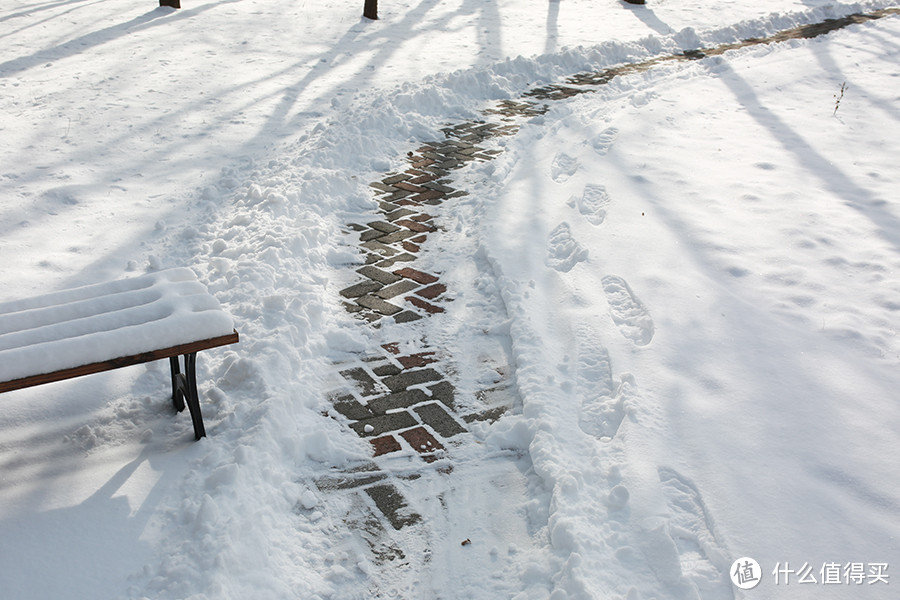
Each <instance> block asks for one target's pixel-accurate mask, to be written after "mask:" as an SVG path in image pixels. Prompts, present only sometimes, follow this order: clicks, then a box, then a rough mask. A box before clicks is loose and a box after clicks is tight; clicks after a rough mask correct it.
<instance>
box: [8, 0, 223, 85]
mask: <svg viewBox="0 0 900 600" xmlns="http://www.w3.org/2000/svg"><path fill="white" fill-rule="evenodd" d="M223 1H224V2H228V3H230V2H239V1H240V0H223ZM220 4H222V2H217V3H210V4H204V5H203V6H198V7H197V8H191V9H185V10H182V11H179V12H173V11H172V9H170V8H163V7H157V8H155V9H153V10H151V11H150V12H148V13H145V14H143V15H140V16H137V17H135V18H134V19H132V20H131V21H128V22H126V23H117V24H116V25H110V26H109V27H106V28H105V29H100V30H98V31H93V32H91V33H88V34H85V35H83V36H81V37H78V38H75V39H73V40H70V41H68V42H66V43H64V44H60V45H58V46H56V47H54V48H48V49H46V50H40V51H38V52H35V53H34V54H31V55H28V56H21V57H19V58H14V59H12V60H8V61H6V62H4V63H0V77H9V76H10V75H14V74H16V73H21V72H22V71H27V70H28V69H32V68H34V67H37V66H40V65H45V64H47V63H49V62H53V61H56V60H60V59H63V58H67V57H70V56H74V55H76V54H81V53H83V52H85V50H88V49H90V48H95V47H97V46H102V45H103V44H107V43H109V42H111V41H113V40H116V39H118V38H121V37H124V36H126V35H128V34H129V33H133V32H135V31H141V30H143V29H147V28H148V27H154V26H156V25H160V24H162V23H165V22H168V21H169V20H173V19H179V20H180V19H189V18H191V17H194V16H196V15H198V14H200V13H202V12H206V11H208V10H211V9H213V8H218V7H219V5H220ZM159 17H168V19H167V20H166V21H157V19H158V18H159Z"/></svg>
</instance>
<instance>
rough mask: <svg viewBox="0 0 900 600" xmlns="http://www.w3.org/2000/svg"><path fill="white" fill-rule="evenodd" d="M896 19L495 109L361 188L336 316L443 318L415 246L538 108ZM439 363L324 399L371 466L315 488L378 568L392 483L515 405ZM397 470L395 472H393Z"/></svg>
mask: <svg viewBox="0 0 900 600" xmlns="http://www.w3.org/2000/svg"><path fill="white" fill-rule="evenodd" d="M898 13H900V10H898V9H885V10H881V11H875V12H873V13H870V14H868V15H852V16H850V17H846V18H843V19H836V20H829V21H826V22H824V23H818V24H813V25H807V26H802V27H798V28H795V29H791V30H788V31H784V32H780V33H778V34H776V35H774V36H772V37H770V38H766V39H751V40H746V41H744V42H740V43H734V44H723V45H720V46H717V47H714V48H707V49H697V50H691V51H687V52H684V53H682V54H677V55H671V56H662V57H657V58H654V59H650V60H647V61H643V62H640V63H632V64H627V65H622V66H618V67H614V68H610V69H606V70H604V71H600V72H594V73H579V74H576V75H573V76H571V77H569V78H567V79H566V81H565V82H564V84H551V85H545V86H541V87H537V88H534V89H532V90H530V91H528V92H526V93H525V94H524V95H523V97H522V98H519V99H517V100H504V101H501V102H498V103H496V105H494V106H493V107H490V108H488V109H486V110H485V111H484V112H483V115H484V120H481V121H470V122H465V123H461V124H457V125H453V126H449V127H447V128H445V129H444V130H443V132H444V135H445V137H444V139H442V140H438V141H433V142H428V143H425V144H423V145H421V146H420V147H419V148H417V149H416V150H415V151H411V152H409V153H408V154H407V161H408V168H407V169H406V170H405V171H403V172H394V173H387V174H386V175H385V177H384V178H382V179H381V180H379V181H375V182H373V183H371V184H370V185H371V188H372V189H373V193H374V194H375V195H376V198H377V201H378V207H379V208H378V211H377V213H376V214H373V216H372V220H371V221H369V222H367V223H350V224H348V225H347V228H346V233H347V234H348V235H352V236H354V237H355V241H354V243H356V244H357V246H358V248H359V251H360V253H361V255H362V256H363V257H364V262H365V265H364V266H362V267H360V268H358V269H356V273H357V275H358V281H356V282H355V283H353V285H350V286H349V287H347V288H345V289H343V290H341V292H340V294H341V296H342V301H343V304H344V306H345V308H346V309H347V310H348V311H349V312H351V313H353V314H354V315H356V316H357V317H359V318H360V319H361V321H363V322H364V323H367V324H368V326H372V327H378V326H379V325H380V324H381V322H382V320H383V319H385V318H390V319H393V321H394V322H395V323H398V324H405V323H414V322H416V321H419V320H421V319H426V318H429V317H432V316H433V315H438V314H440V313H443V312H444V311H445V305H446V303H447V302H448V301H450V300H451V299H452V290H451V289H448V286H447V285H446V284H445V283H443V282H442V281H441V274H440V273H429V272H427V271H424V270H422V269H421V268H419V267H418V266H417V260H418V259H419V256H420V255H421V254H422V252H423V245H424V244H425V243H426V242H427V241H428V240H430V239H432V238H433V236H436V235H437V234H438V233H439V227H438V226H437V224H436V223H435V220H434V219H435V216H436V215H437V214H439V211H440V207H441V205H442V204H443V203H444V202H447V201H451V200H452V199H454V198H458V197H460V196H463V195H465V194H466V192H465V191H464V190H459V189H456V188H454V187H453V185H452V184H453V181H452V178H451V175H452V173H453V171H455V170H458V169H460V168H462V167H465V166H466V165H468V164H470V163H473V162H482V161H490V160H492V159H493V158H495V157H496V156H497V155H498V154H500V152H501V151H500V150H499V149H497V147H496V145H495V144H493V141H494V140H495V139H496V138H498V137H501V136H509V135H514V134H515V133H516V132H517V131H518V127H519V126H518V124H517V123H519V122H521V121H522V120H524V119H527V118H530V117H533V116H536V115H540V114H543V113H545V112H546V111H547V110H548V105H547V104H546V102H554V101H560V100H565V99H567V98H571V97H573V96H577V95H579V94H583V93H587V92H591V91H594V90H595V89H596V88H597V86H600V85H604V84H606V83H608V82H609V81H611V80H612V79H614V78H615V77H619V76H623V75H628V74H632V73H638V72H641V71H646V70H648V69H651V68H653V67H654V66H656V65H659V64H663V63H666V62H671V61H685V60H697V59H701V58H704V57H706V56H714V55H718V54H722V53H724V52H725V51H727V50H731V49H734V48H738V47H741V46H748V45H755V44H763V43H772V42H777V41H783V40H786V39H790V38H808V37H815V36H818V35H822V34H824V33H828V32H830V31H833V30H835V29H839V28H841V27H845V26H847V25H850V24H853V23H860V22H864V21H867V20H871V19H875V18H881V17H884V16H887V15H890V14H898ZM446 359H447V357H446V356H443V355H442V352H441V350H440V349H437V348H433V347H430V346H429V342H428V340H422V341H421V342H420V343H419V344H418V346H417V347H415V348H413V349H410V348H409V347H408V342H406V343H405V344H401V343H395V344H385V345H383V346H381V347H379V348H374V349H372V350H371V351H370V352H368V353H366V354H364V355H361V356H359V357H357V358H356V359H354V360H353V361H350V362H346V363H342V364H339V365H336V369H337V371H338V373H339V374H340V378H341V380H342V381H343V384H342V386H340V387H339V389H336V390H335V391H334V392H333V393H332V394H331V403H332V406H333V411H331V414H332V416H333V417H334V418H337V419H340V420H343V421H345V422H346V423H347V425H348V426H349V427H350V428H352V429H353V430H354V431H355V432H356V433H357V434H358V435H359V436H361V437H363V438H365V439H367V440H368V441H369V442H370V443H371V445H372V460H371V461H366V462H363V463H361V464H358V465H354V466H353V467H350V468H347V469H344V470H341V471H340V472H335V473H333V474H331V475H329V476H327V477H323V478H322V479H320V480H319V481H317V486H318V488H319V489H320V490H321V491H323V492H329V493H335V492H347V493H355V494H360V498H362V500H363V502H362V504H361V506H363V507H365V508H363V509H362V512H361V513H360V514H358V515H348V517H347V520H348V523H350V524H351V525H355V526H356V527H357V528H358V530H359V531H361V532H362V535H363V537H364V538H365V539H366V540H367V541H368V542H369V545H370V547H371V549H372V551H373V553H374V554H375V556H376V558H377V559H378V560H382V561H384V560H395V559H402V558H403V557H404V550H403V549H402V548H400V547H399V546H398V544H397V543H396V542H394V541H391V539H390V536H389V535H386V531H387V526H389V527H391V528H393V529H395V530H400V529H403V528H406V527H410V526H415V525H417V524H419V523H420V521H421V516H420V515H418V514H417V513H415V512H414V511H412V510H411V509H410V507H409V506H408V505H407V501H406V499H405V498H404V497H403V494H402V492H401V491H400V489H399V488H398V483H399V481H400V480H403V481H405V482H410V481H412V482H414V481H416V479H417V477H418V474H417V473H416V468H412V469H410V468H409V467H408V464H409V461H410V460H413V461H417V462H418V464H419V465H421V467H420V468H422V469H425V468H427V469H435V470H437V471H438V472H440V473H445V474H448V475H449V474H451V473H452V471H453V453H454V448H459V447H460V446H461V445H463V444H471V443H474V441H473V439H472V435H471V434H470V433H469V427H470V425H471V424H472V423H473V422H475V421H494V420H496V419H498V418H500V416H501V415H503V414H504V413H505V412H506V411H508V410H510V409H513V408H514V406H513V405H514V404H515V400H514V398H515V395H514V394H510V393H502V392H503V390H504V389H505V388H507V387H509V386H510V385H511V384H510V382H509V380H508V379H504V380H502V381H501V382H500V383H498V384H496V385H495V386H493V387H492V388H490V389H486V390H482V391H480V392H478V393H476V394H475V398H474V399H470V401H468V402H465V403H460V402H458V401H457V398H456V397H455V394H456V391H455V388H454V385H453V380H452V379H453V378H452V377H451V375H450V369H449V368H448V366H447V364H446V363H447V362H448V361H447V360H446ZM497 398H500V399H501V400H500V401H497V400H496V399H497ZM473 406H475V408H473ZM392 461H394V462H392ZM395 463H396V464H402V465H403V468H400V469H398V468H396V464H395ZM358 505H359V504H358Z"/></svg>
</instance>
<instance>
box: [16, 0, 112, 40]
mask: <svg viewBox="0 0 900 600" xmlns="http://www.w3.org/2000/svg"><path fill="white" fill-rule="evenodd" d="M87 1H88V0H69V1H68V2H58V3H55V4H49V5H47V6H45V7H42V8H40V9H38V10H50V9H53V8H59V7H62V6H66V5H68V4H73V3H74V4H77V5H76V6H73V7H71V8H69V9H68V10H64V11H62V12H57V13H54V14H52V15H49V16H46V17H44V18H42V19H39V20H28V21H27V22H26V24H25V25H23V26H22V27H19V28H18V29H12V28H11V27H9V28H7V29H6V31H5V32H4V33H2V34H0V39H3V38H6V37H12V36H14V35H17V34H19V33H21V32H23V31H27V30H28V29H34V28H35V27H41V26H42V25H43V24H44V23H47V22H50V21H53V20H54V19H60V18H63V17H65V16H66V15H68V14H70V13H73V12H75V11H77V10H80V9H82V8H90V7H93V6H94V5H96V4H100V3H101V2H103V0H93V1H92V2H90V3H88V4H84V3H85V2H87ZM36 12H37V10H35V11H23V12H20V13H16V14H12V15H6V16H4V17H0V23H3V22H4V21H8V20H10V19H14V18H16V17H23V16H28V15H30V14H34V13H36Z"/></svg>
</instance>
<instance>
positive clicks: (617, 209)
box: [0, 0, 900, 600]
mask: <svg viewBox="0 0 900 600" xmlns="http://www.w3.org/2000/svg"><path fill="white" fill-rule="evenodd" d="M381 4H382V6H381V7H380V10H381V17H382V18H381V19H380V20H379V21H377V22H369V21H365V20H362V19H361V18H360V12H361V9H362V6H361V5H362V3H361V2H360V3H359V5H357V3H339V2H332V1H330V0H326V1H324V2H318V3H297V2H287V1H285V0H271V1H268V2H249V1H244V2H236V1H230V2H229V1H211V2H207V3H205V4H202V3H199V2H198V3H196V4H195V3H193V2H187V1H186V2H183V6H184V8H182V9H181V10H178V11H175V10H173V9H166V8H156V7H155V6H153V3H152V2H148V3H145V5H144V6H142V5H140V4H138V3H135V2H126V1H124V0H105V1H104V2H102V3H101V2H96V1H76V0H70V1H65V2H31V1H25V0H10V1H8V2H6V3H5V4H4V6H3V7H2V8H0V22H2V23H3V27H2V32H0V40H2V48H3V49H2V50H0V109H2V111H0V140H2V143H0V215H2V218H0V256H2V259H3V260H2V261H0V277H2V281H4V282H6V285H4V286H3V288H2V290H0V301H7V300H14V299H17V298H21V297H25V296H30V295H35V294H39V293H47V292H52V291H56V290H61V289H65V288H68V287H72V286H78V285H87V284H92V283H96V282H98V281H105V280H109V279H117V278H120V277H124V276H135V275H140V274H143V273H145V272H148V271H156V270H159V269H162V268H168V267H183V266H186V267H190V268H192V269H193V270H194V271H195V272H196V273H197V274H198V276H199V277H200V279H201V281H203V282H204V283H205V284H206V285H207V286H208V288H209V290H210V291H211V292H212V293H213V294H214V295H215V296H216V297H217V298H218V300H219V301H220V302H221V303H222V305H223V307H224V308H225V309H226V310H227V311H228V312H229V313H230V314H231V315H233V317H234V319H235V323H236V326H237V329H238V331H239V332H240V334H241V344H239V345H238V346H235V347H229V348H225V349H220V350H214V351H208V352H204V353H202V354H201V356H200V361H199V365H198V375H199V380H200V384H201V396H202V401H203V402H202V404H203V411H204V415H205V418H206V422H207V430H208V432H209V437H208V438H206V439H204V440H202V441H200V442H197V443H194V442H193V441H192V440H193V436H192V433H191V431H192V430H191V425H190V422H189V419H187V418H186V417H184V416H183V415H181V416H178V417H173V416H172V415H170V414H169V413H168V411H167V409H166V406H167V404H166V399H165V397H164V396H165V391H166V389H167V388H168V385H169V383H168V380H167V378H168V370H167V369H166V368H164V365H157V364H151V365H148V366H147V367H132V368H129V369H123V370H120V371H115V372H111V373H105V374H102V375H95V376H92V377H88V378H81V379H76V380H72V381H68V382H60V383H56V384H52V385H47V386H42V387H39V388H32V389H28V390H21V391H17V392H12V393H7V394H4V395H3V396H0V402H2V410H0V589H2V590H3V593H2V595H3V597H4V598H6V597H8V598H16V599H18V598H23V599H31V598H91V599H97V598H189V597H190V598H369V597H404V598H430V597H435V598H470V597H483V598H506V597H509V598H512V597H520V598H547V597H550V598H553V599H554V600H560V599H564V598H617V597H620V598H629V599H630V600H636V599H638V598H643V599H647V598H659V599H662V598H679V599H680V598H697V597H699V598H704V599H712V598H753V597H759V598H807V597H808V598H891V597H893V595H892V593H891V590H892V589H893V587H895V586H896V585H897V582H896V581H895V580H894V579H893V569H895V568H896V567H897V565H900V542H898V540H900V527H898V525H897V523H898V522H900V521H898V517H900V488H898V485H897V483H896V480H897V474H898V471H900V460H898V459H897V458H896V448H897V446H898V442H900V440H898V437H900V407H898V406H897V403H896V399H897V392H896V390H897V389H900V374H898V364H900V342H898V339H897V327H898V325H900V275H898V273H900V206H898V201H897V198H896V190H897V189H900V175H898V172H897V169H896V166H895V164H894V163H895V162H896V161H895V157H896V156H897V155H898V153H900V141H898V140H900V92H898V90H900V85H898V84H900V70H898V66H897V65H898V64H900V60H898V58H900V57H898V55H900V44H898V40H900V18H898V17H897V16H890V17H886V18H884V19H880V20H878V21H873V22H870V23H866V24H863V25H854V26H851V27H848V28H846V29H843V30H841V31H837V32H834V33H832V34H829V35H827V36H824V37H819V38H816V39H812V40H803V41H797V40H794V41H788V42H783V43H779V44H774V45H764V46H753V47H748V48H743V49H740V50H735V51H730V52H728V53H726V54H724V55H722V56H712V57H708V58H705V59H702V60H698V61H691V62H666V63H663V64H661V65H659V66H657V67H655V68H653V69H651V70H650V71H647V72H645V73H639V74H632V75H629V76H627V77H621V78H617V79H614V80H613V81H612V82H610V83H609V84H607V85H605V86H602V87H599V88H597V90H596V92H595V93H591V94H585V95H581V96H579V97H577V98H574V99H570V100H565V101H559V102H549V103H548V104H549V105H550V110H549V112H547V113H546V114H544V115H542V116H537V117H534V118H531V119H528V120H522V121H520V123H521V125H522V127H521V129H520V130H519V131H518V133H517V134H516V135H514V136H511V137H506V138H499V139H497V140H495V141H494V142H492V143H493V146H492V147H493V148H494V149H497V150H502V153H500V154H499V155H498V156H497V158H496V159H494V160H492V161H488V162H482V163H477V164H473V165H471V166H469V167H467V168H465V169H463V170H460V171H457V172H455V173H454V174H453V175H452V177H451V178H452V180H453V183H452V185H453V187H455V188H459V189H463V190H466V191H468V192H469V195H467V196H464V197H462V198H457V199H454V200H451V201H447V202H445V203H444V204H443V205H441V207H440V208H439V209H436V211H437V212H436V216H437V221H438V223H439V224H440V225H441V226H442V231H441V232H440V233H439V234H437V235H435V236H432V237H431V238H430V240H429V242H428V244H427V245H426V246H425V247H424V249H423V253H422V257H421V258H420V261H422V262H423V263H424V264H425V265H426V266H427V267H428V269H429V270H430V271H431V272H435V273H441V274H442V279H443V280H444V281H445V282H446V283H447V285H448V287H449V288H450V294H451V295H452V297H453V299H454V301H453V302H450V303H448V304H447V312H446V313H445V314H442V315H438V316H435V317H433V318H431V319H427V320H425V322H421V323H419V324H416V325H415V328H414V329H413V330H412V332H413V333H412V334H410V333H409V332H408V331H407V332H406V333H404V331H405V330H402V328H400V327H398V326H393V325H391V324H390V323H387V324H386V325H385V326H384V327H382V328H381V329H379V330H373V329H371V328H369V327H366V326H364V325H363V324H362V323H360V322H359V321H358V320H356V319H354V318H353V317H352V316H350V315H348V314H346V313H345V312H344V310H343V309H342V308H341V305H340V297H339V295H338V290H339V289H341V288H343V287H344V286H345V285H348V284H349V283H352V275H353V268H355V267H356V266H358V265H356V264H355V263H357V262H358V261H359V257H358V253H357V250H356V248H355V247H354V246H353V243H354V240H353V239H352V238H350V237H348V236H345V235H343V234H342V233H341V228H342V226H343V225H345V224H347V223H351V222H365V220H366V219H369V220H372V215H374V214H375V211H376V210H377V205H376V202H375V199H374V197H373V194H372V190H371V189H370V188H369V187H368V183H369V182H370V181H374V180H376V179H380V178H381V177H383V176H384V174H385V173H387V172H389V171H391V170H403V169H404V168H406V166H405V157H406V154H407V152H410V151H414V150H415V149H416V148H417V147H418V146H420V145H421V144H422V143H423V142H425V141H429V140H435V139H439V138H441V137H442V135H443V134H442V133H441V131H440V128H441V127H443V126H444V125H446V124H448V123H451V124H452V123H455V122H459V121H461V120H466V119H478V118H483V115H482V114H481V111H482V110H484V109H485V108H490V107H492V106H494V105H495V104H496V102H497V101H498V100H503V99H518V98H520V96H521V94H522V93H523V92H525V91H527V90H529V89H532V88H534V87H535V86H537V85H540V84H546V83H553V82H559V81H561V79H562V78H563V77H565V76H566V75H571V74H574V73H577V72H582V71H596V70H602V69H604V68H607V67H610V66H614V65H617V64H621V63H626V62H635V61H641V60H645V59H648V58H651V57H653V56H657V55H669V54H673V53H676V52H679V51H683V50H687V49H694V48H697V47H708V46H713V45H715V44H718V43H727V42H733V41H736V40H739V39H745V38H749V37H761V36H765V35H768V34H771V33H774V32H776V31H778V30H781V29H786V28H789V27H793V26H796V25H799V24H803V23H811V22H817V21H821V20H823V19H825V18H829V17H835V16H841V15H845V14H850V13H853V12H860V11H868V10H873V9H876V8H882V7H888V6H891V3H890V2H886V1H875V2H867V3H859V4H845V3H838V2H824V1H821V2H820V1H817V0H807V1H802V2H775V1H773V0H761V1H760V2H756V3H745V2H716V3H712V2H709V3H707V2H702V1H700V0H692V1H689V2H679V3H676V2H671V1H669V0H661V1H659V2H653V1H652V0H651V2H650V3H649V4H648V5H646V6H630V5H626V4H621V3H619V2H607V3H596V2H586V1H582V0H560V1H558V2H548V3H546V4H545V3H532V4H531V5H528V6H522V3H518V2H511V1H509V0H499V1H497V2H472V1H454V2H437V1H434V0H425V1H422V2H418V3H416V2H382V3H381ZM842 86H843V90H842ZM839 98H840V103H839V104H838V99H839ZM403 335H414V336H424V337H427V338H429V340H430V343H432V344H435V345H438V344H439V345H440V349H441V351H442V352H445V353H446V354H447V355H448V356H451V357H454V360H455V361H456V363H457V364H458V365H459V367H460V368H459V369H458V378H459V382H457V383H458V387H459V389H461V390H465V389H466V385H467V382H471V381H472V380H476V379H478V378H479V377H480V376H481V375H482V374H481V373H480V372H479V371H478V370H479V369H480V368H484V367H483V366H479V364H478V361H477V360H474V359H472V358H471V357H476V356H479V355H480V354H481V353H483V352H487V353H488V354H490V351H489V350H490V349H491V348H500V350H499V351H498V352H499V353H500V354H503V355H505V356H506V357H507V358H508V362H509V365H508V368H509V372H508V373H507V374H506V376H507V377H508V378H509V380H510V381H511V382H512V388H511V389H512V390H513V395H514V397H515V399H516V403H517V407H516V410H513V411H510V413H509V414H507V415H506V416H504V417H503V418H501V419H499V420H498V421H496V422H495V423H493V424H491V425H487V424H484V425H483V426H481V427H480V428H476V429H475V430H474V436H473V437H474V438H476V439H477V443H473V444H471V445H470V446H465V447H460V448H456V449H453V448H451V449H450V451H449V454H450V457H449V460H450V461H451V462H453V464H454V469H453V472H452V473H450V474H449V475H448V474H446V473H442V472H439V471H437V470H434V471H431V472H428V471H426V472H423V473H422V474H419V477H420V481H421V482H422V483H421V484H417V486H411V487H409V488H408V489H405V490H404V491H405V492H406V494H407V496H406V499H407V501H408V502H409V503H410V504H411V505H412V506H413V507H414V508H415V509H416V510H417V511H418V512H419V513H420V514H421V515H422V516H423V517H424V523H423V525H422V526H421V527H418V528H409V529H402V530H399V531H397V532H393V535H395V536H396V542H397V543H398V544H399V545H400V546H402V547H404V548H406V549H407V550H408V549H410V548H414V549H419V550H420V551H421V553H420V555H419V556H418V558H416V557H413V556H410V557H408V560H406V561H405V562H403V564H400V563H401V562H402V561H397V560H393V561H392V560H384V559H383V558H381V559H380V558H379V557H377V556H374V555H373V554H372V553H371V551H370V549H369V547H368V546H367V545H366V544H365V543H363V542H361V541H360V539H359V536H358V533H357V529H358V525H359V518H358V517H354V514H353V510H354V506H353V505H352V503H349V504H348V502H349V501H348V498H347V497H346V496H344V495H341V494H338V493H335V494H329V493H328V492H326V491H322V490H321V489H319V488H318V487H317V486H316V484H315V482H316V480H317V479H320V478H321V477H323V476H325V475H327V474H329V473H332V472H333V471H334V470H335V469H341V468H343V467H345V466H347V465H351V464H355V463H356V462H358V461H363V460H366V459H367V458H368V457H369V456H370V454H371V448H370V446H369V444H367V443H366V442H364V441H363V440H362V439H360V438H359V437H358V436H357V435H356V433H354V432H353V431H352V430H351V429H349V428H348V427H347V426H346V424H345V423H342V422H341V421H339V420H336V419H334V418H331V417H329V416H325V415H324V414H323V413H324V412H326V411H327V410H328V391H329V388H330V386H331V385H332V383H333V379H332V376H333V372H334V367H333V366H332V364H333V363H335V362H338V361H342V360H349V359H351V358H353V357H354V356H355V355H356V354H357V353H364V352H367V351H369V350H370V349H372V348H373V347H377V346H378V344H380V343H384V342H387V341H394V340H395V339H396V337H397V336H400V337H402V336H403ZM391 336H394V337H391ZM486 349H488V350H486ZM454 452H455V454H454ZM436 498H440V499H441V502H438V501H437V500H436ZM354 519H356V520H354ZM466 538H470V539H471V541H472V544H469V545H467V546H464V547H463V546H460V540H461V539H466ZM425 556H427V557H428V558H427V559H426V558H422V557H425ZM744 556H748V557H752V558H754V559H756V560H757V561H758V562H759V563H760V565H761V566H762V568H763V571H764V574H763V582H762V583H761V584H760V585H759V586H758V587H757V588H755V589H752V590H747V591H742V590H739V589H738V588H737V587H734V586H732V584H731V582H730V580H729V579H728V572H729V571H730V567H731V564H732V561H734V560H736V559H738V558H740V557H744ZM787 563H789V565H788V564H787ZM804 564H805V565H806V566H804ZM882 564H884V565H887V567H882V566H879V565H882ZM832 565H839V566H840V568H839V569H838V570H837V571H838V574H837V577H838V580H839V581H840V583H829V582H830V581H831V579H830V578H831V577H833V576H834V568H833V567H832ZM775 569H781V571H780V572H779V580H778V581H777V582H776V579H775V576H774V575H773V570H775ZM807 569H808V572H806V573H804V571H806V570H807ZM885 569H886V570H885ZM788 570H793V571H796V573H789V572H788ZM860 571H861V572H862V576H861V577H857V574H858V573H859V572H860ZM882 571H883V573H884V575H885V577H886V580H887V582H885V581H879V580H878V575H879V574H881V573H882ZM801 575H805V577H804V578H805V579H808V578H809V577H810V576H812V577H814V578H815V580H816V583H811V582H810V583H801ZM786 576H788V577H789V582H788V583H787V584H785V581H784V580H785V577H786ZM845 576H846V577H847V578H846V579H845ZM856 581H859V582H860V583H856ZM517 595H518V596H517Z"/></svg>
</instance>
